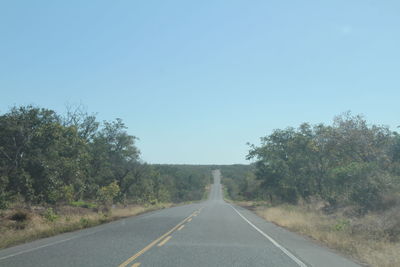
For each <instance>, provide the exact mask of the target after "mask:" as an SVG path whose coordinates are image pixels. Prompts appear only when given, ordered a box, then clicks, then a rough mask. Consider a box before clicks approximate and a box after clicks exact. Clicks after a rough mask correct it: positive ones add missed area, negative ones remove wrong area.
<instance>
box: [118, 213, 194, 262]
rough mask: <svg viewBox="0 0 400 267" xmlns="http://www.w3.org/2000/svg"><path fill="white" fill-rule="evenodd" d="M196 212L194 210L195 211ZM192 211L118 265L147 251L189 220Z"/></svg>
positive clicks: (132, 259)
mask: <svg viewBox="0 0 400 267" xmlns="http://www.w3.org/2000/svg"><path fill="white" fill-rule="evenodd" d="M195 212H196V211H195ZM195 212H193V213H192V214H190V215H189V216H188V217H186V218H185V219H183V221H181V222H180V223H178V224H177V225H175V226H174V227H173V228H172V229H171V230H169V231H168V232H166V233H165V234H163V235H162V236H160V237H159V238H157V239H156V240H154V241H153V242H151V243H150V244H148V245H147V246H145V247H144V248H143V249H142V250H141V251H139V252H137V253H136V254H135V255H133V256H132V257H130V258H129V259H127V260H126V261H124V262H123V263H121V264H120V265H119V266H118V267H126V266H127V265H128V264H129V263H131V262H132V261H134V260H136V259H137V258H138V257H139V256H140V255H142V254H143V253H145V252H146V251H148V250H149V249H151V248H152V247H153V246H154V245H155V244H157V243H158V242H160V240H162V239H164V238H165V237H166V236H168V235H169V234H171V233H172V232H173V231H175V230H176V229H177V228H179V226H181V225H182V224H184V223H185V222H186V221H188V220H191V219H192V218H191V217H192V216H193V214H194V213H195Z"/></svg>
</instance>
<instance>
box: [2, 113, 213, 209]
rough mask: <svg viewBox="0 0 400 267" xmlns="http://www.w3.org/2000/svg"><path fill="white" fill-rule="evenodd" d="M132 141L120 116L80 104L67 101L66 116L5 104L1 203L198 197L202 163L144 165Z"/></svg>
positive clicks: (152, 200) (203, 180)
mask: <svg viewBox="0 0 400 267" xmlns="http://www.w3.org/2000/svg"><path fill="white" fill-rule="evenodd" d="M136 140H137V138H136V137H135V136H132V135H130V134H128V132H127V127H126V126H125V124H124V123H123V122H122V120H121V119H116V120H114V121H111V122H109V121H104V122H102V123H100V122H98V121H97V120H96V116H95V115H93V114H88V113H87V112H86V111H85V110H84V109H83V108H82V107H77V108H75V109H74V108H68V110H67V114H66V115H65V116H60V115H59V114H57V113H56V112H55V111H53V110H50V109H44V108H38V107H34V106H21V107H13V108H11V109H10V111H9V112H7V113H5V114H2V115H0V209H4V208H6V207H7V205H8V203H10V202H13V201H14V199H15V198H16V197H17V196H21V197H22V198H23V200H24V201H25V202H26V203H28V204H33V203H37V204H40V203H47V204H57V203H61V202H62V203H74V201H77V200H83V201H84V200H88V201H93V200H97V201H99V202H101V203H102V204H111V203H113V202H124V201H129V202H136V203H151V204H155V203H157V202H168V201H184V200H195V199H199V198H201V196H202V195H203V193H204V190H205V184H208V183H209V175H208V174H205V170H206V168H191V167H172V166H170V167H171V168H172V169H173V170H172V171H171V170H169V167H162V166H161V165H160V166H151V165H148V164H146V163H143V162H141V161H140V157H139V156H140V152H139V150H138V149H137V147H136V146H135V142H136ZM207 170H208V169H207ZM206 178H207V179H208V180H207V179H206Z"/></svg>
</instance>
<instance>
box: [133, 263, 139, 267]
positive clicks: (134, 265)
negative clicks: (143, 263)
mask: <svg viewBox="0 0 400 267" xmlns="http://www.w3.org/2000/svg"><path fill="white" fill-rule="evenodd" d="M139 266H140V262H136V263H134V264H133V265H132V266H131V267H139Z"/></svg>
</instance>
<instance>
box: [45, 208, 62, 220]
mask: <svg viewBox="0 0 400 267" xmlns="http://www.w3.org/2000/svg"><path fill="white" fill-rule="evenodd" d="M43 217H44V218H45V219H46V220H47V221H49V222H54V221H55V220H57V218H58V216H57V214H56V213H55V212H54V211H53V209H52V208H48V209H47V210H46V211H45V212H44V214H43Z"/></svg>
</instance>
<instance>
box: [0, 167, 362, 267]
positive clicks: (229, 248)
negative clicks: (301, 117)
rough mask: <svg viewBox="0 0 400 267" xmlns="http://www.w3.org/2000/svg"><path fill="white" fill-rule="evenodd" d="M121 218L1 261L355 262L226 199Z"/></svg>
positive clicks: (215, 196)
mask: <svg viewBox="0 0 400 267" xmlns="http://www.w3.org/2000/svg"><path fill="white" fill-rule="evenodd" d="M213 176H214V184H213V185H212V187H211V192H210V195H209V198H208V200H207V201H204V202H202V203H197V204H190V205H185V206H179V207H174V208H169V209H164V210H159V211H155V212H150V213H146V214H143V215H140V216H136V217H132V218H127V219H122V220H119V221H115V222H112V223H108V224H104V225H100V226H97V227H93V228H90V229H85V230H81V231H76V232H72V233H66V234H62V235H58V236H55V237H51V238H45V239H41V240H37V241H34V242H31V243H27V244H24V245H20V246H16V247H12V248H8V249H4V250H1V251H0V266H8V267H12V266H46V267H47V266H48V267H54V266H57V267H62V266H85V267H86V266H96V267H101V266H111V267H114V266H115V267H118V266H120V267H123V266H130V267H131V266H133V267H138V266H143V267H146V266H163V267H165V266H185V267H186V266H188V267H190V266H229V267H230V266H271V267H292V266H293V267H296V266H301V267H304V266H322V267H339V266H340V267H346V266H348V267H353V266H360V265H357V264H356V263H354V262H352V261H350V260H348V259H346V258H344V257H342V256H340V255H338V254H336V253H334V252H333V251H331V250H329V249H327V248H325V247H322V246H320V245H318V244H316V243H314V242H312V241H310V240H308V239H306V238H304V237H301V236H299V235H297V234H294V233H291V232H289V231H287V230H285V229H282V228H280V227H277V226H275V225H274V224H272V223H269V222H266V221H265V220H263V219H262V218H260V217H258V216H257V215H255V214H254V213H252V212H251V211H249V210H246V209H243V208H240V207H237V206H233V205H231V204H229V203H227V202H225V201H224V200H223V198H222V192H221V184H220V172H219V171H218V170H216V171H214V172H213Z"/></svg>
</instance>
